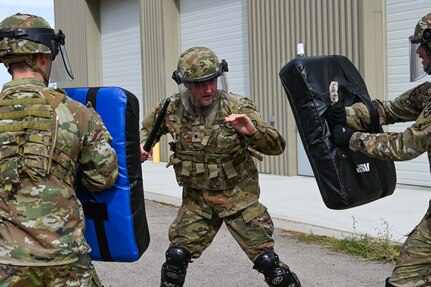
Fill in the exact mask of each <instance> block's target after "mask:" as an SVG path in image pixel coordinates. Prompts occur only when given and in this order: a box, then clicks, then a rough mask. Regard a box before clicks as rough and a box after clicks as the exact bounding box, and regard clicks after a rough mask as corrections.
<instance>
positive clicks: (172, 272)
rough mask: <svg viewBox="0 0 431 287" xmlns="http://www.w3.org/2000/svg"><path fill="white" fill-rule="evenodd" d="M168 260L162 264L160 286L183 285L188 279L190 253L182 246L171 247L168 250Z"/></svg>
mask: <svg viewBox="0 0 431 287" xmlns="http://www.w3.org/2000/svg"><path fill="white" fill-rule="evenodd" d="M165 255H166V262H165V263H163V265H162V272H161V273H162V278H161V285H160V286H162V287H163V286H169V287H181V286H183V284H184V281H185V279H186V273H187V267H188V265H189V262H191V255H190V253H189V252H188V251H187V250H186V249H184V248H182V247H170V248H169V249H168V250H167V251H166V254H165Z"/></svg>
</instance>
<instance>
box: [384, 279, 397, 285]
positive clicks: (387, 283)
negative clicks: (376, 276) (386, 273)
mask: <svg viewBox="0 0 431 287" xmlns="http://www.w3.org/2000/svg"><path fill="white" fill-rule="evenodd" d="M385 283H386V284H385V287H395V286H394V285H392V284H391V283H389V278H386V281H385Z"/></svg>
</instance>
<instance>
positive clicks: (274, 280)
mask: <svg viewBox="0 0 431 287" xmlns="http://www.w3.org/2000/svg"><path fill="white" fill-rule="evenodd" d="M253 268H254V269H256V270H257V271H259V272H260V273H263V275H265V282H266V283H267V284H268V286H270V287H301V284H300V283H299V280H298V278H297V277H296V275H295V274H294V273H292V272H291V271H290V270H289V268H287V267H285V266H282V265H280V260H279V258H278V255H277V254H275V253H274V252H265V253H262V254H261V255H259V257H258V258H257V259H256V260H255V262H254V266H253Z"/></svg>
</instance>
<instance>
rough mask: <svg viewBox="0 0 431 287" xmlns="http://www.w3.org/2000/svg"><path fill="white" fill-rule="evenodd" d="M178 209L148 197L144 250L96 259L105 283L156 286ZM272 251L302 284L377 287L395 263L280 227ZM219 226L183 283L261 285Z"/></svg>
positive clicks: (231, 286)
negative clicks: (115, 259)
mask: <svg viewBox="0 0 431 287" xmlns="http://www.w3.org/2000/svg"><path fill="white" fill-rule="evenodd" d="M177 210H178V208H177V207H174V206H171V205H166V204H160V203H158V202H155V201H149V200H146V213H147V220H148V225H149V229H150V234H151V241H150V245H149V247H148V249H147V250H146V251H145V253H144V254H143V256H142V257H141V259H140V260H138V261H136V262H132V263H111V262H94V265H95V266H96V270H97V272H98V275H99V277H100V279H101V280H102V283H103V284H104V286H105V287H125V286H127V287H158V286H160V267H161V265H162V264H163V262H164V260H165V257H164V253H165V251H166V249H167V248H168V244H169V242H168V236H167V231H168V226H169V225H170V223H171V222H172V220H173V219H174V218H175V216H176V212H177ZM274 239H275V242H276V246H275V248H276V252H277V253H278V254H279V256H280V258H281V260H283V261H284V262H285V263H287V264H288V265H289V266H290V268H291V269H292V271H294V272H295V273H296V274H297V275H298V276H299V278H300V280H301V283H302V286H303V287H374V286H375V287H377V286H381V287H383V286H384V283H383V282H384V280H385V278H386V277H388V276H389V275H390V274H391V271H392V268H393V265H392V264H388V263H386V264H382V263H376V262H368V261H365V260H363V259H361V258H358V257H353V256H349V255H346V254H341V253H337V252H333V251H330V250H329V249H327V248H325V247H322V246H319V245H310V244H305V243H301V242H297V241H296V240H293V239H291V238H289V237H288V236H286V234H285V231H283V229H278V228H277V229H276V230H275V233H274ZM252 267H253V264H252V263H251V262H250V261H249V260H248V258H247V257H246V255H245V254H244V253H243V251H242V250H241V249H240V247H239V245H238V244H237V243H236V242H235V240H234V239H233V237H232V236H231V235H230V234H229V232H228V231H227V229H226V228H225V226H224V225H223V227H222V229H221V230H220V232H219V233H218V234H217V236H216V238H215V239H214V241H213V243H212V244H211V245H210V246H209V247H208V249H207V250H206V251H205V252H204V253H203V255H202V256H201V257H200V258H199V259H196V260H195V261H194V262H192V263H190V265H189V268H188V272H187V278H186V283H185V285H184V286H185V287H203V286H209V287H260V286H262V287H263V286H267V285H266V283H265V282H264V279H263V276H262V275H261V274H259V273H258V272H257V271H256V270H253V269H252Z"/></svg>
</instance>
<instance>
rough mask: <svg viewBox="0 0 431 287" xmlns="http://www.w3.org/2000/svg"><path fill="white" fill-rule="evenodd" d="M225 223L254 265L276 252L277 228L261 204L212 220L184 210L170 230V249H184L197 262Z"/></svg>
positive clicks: (181, 208)
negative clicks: (275, 229) (261, 256)
mask: <svg viewBox="0 0 431 287" xmlns="http://www.w3.org/2000/svg"><path fill="white" fill-rule="evenodd" d="M256 211H257V214H256V213H255V212H256ZM223 222H224V223H225V224H226V226H227V229H228V230H229V232H230V233H231V234H232V236H233V237H234V239H235V240H236V241H237V242H238V244H239V245H240V246H241V248H242V250H244V252H245V253H246V255H247V256H248V258H249V259H250V260H251V261H252V262H254V260H255V259H256V258H257V257H258V256H259V255H260V254H262V253H263V252H265V251H274V240H273V239H272V234H273V232H274V225H273V223H272V220H271V217H270V215H269V214H268V212H267V211H266V208H265V207H264V206H263V205H261V204H260V203H256V204H254V205H252V206H250V207H248V208H246V209H244V210H242V211H239V212H238V213H236V214H234V215H231V216H228V217H224V218H219V217H217V216H216V215H213V217H212V218H211V219H208V218H206V217H202V216H200V215H198V214H196V213H194V212H192V211H190V210H188V209H187V208H185V207H184V206H182V207H180V209H179V211H178V215H177V217H176V219H175V220H174V222H173V223H172V224H171V226H170V227H169V241H170V242H171V244H170V246H178V247H183V248H185V249H187V250H188V251H189V252H190V254H191V256H192V258H198V257H200V256H201V254H202V252H203V251H204V250H205V249H206V248H207V247H208V246H209V245H210V244H211V242H212V241H213V239H214V237H215V235H216V234H217V232H218V230H219V229H220V227H221V225H222V223H223Z"/></svg>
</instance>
